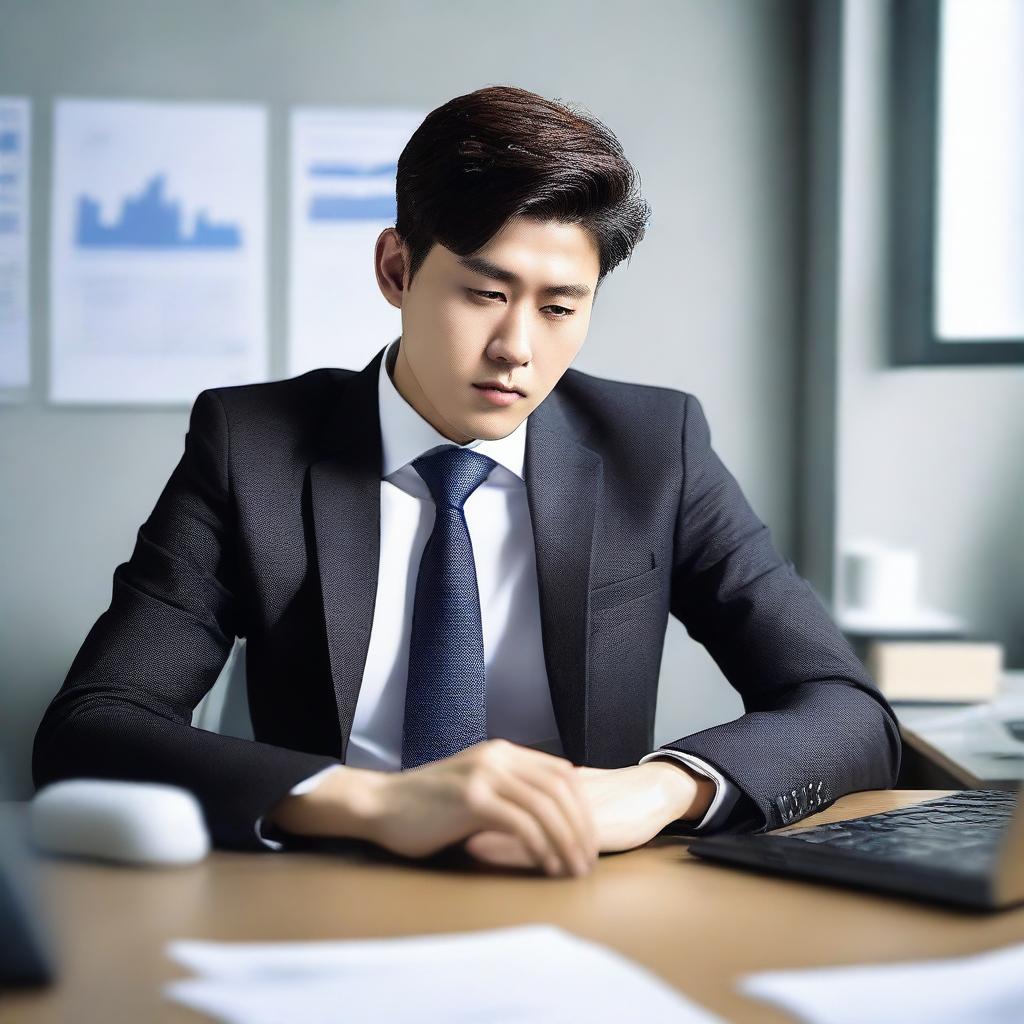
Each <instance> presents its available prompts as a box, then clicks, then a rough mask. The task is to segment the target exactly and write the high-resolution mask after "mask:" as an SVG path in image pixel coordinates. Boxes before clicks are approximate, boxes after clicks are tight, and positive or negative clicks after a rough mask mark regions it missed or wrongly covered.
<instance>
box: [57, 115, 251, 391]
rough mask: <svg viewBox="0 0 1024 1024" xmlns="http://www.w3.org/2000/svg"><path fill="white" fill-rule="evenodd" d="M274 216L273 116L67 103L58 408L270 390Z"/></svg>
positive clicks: (60, 211) (60, 129) (61, 122)
mask: <svg viewBox="0 0 1024 1024" xmlns="http://www.w3.org/2000/svg"><path fill="white" fill-rule="evenodd" d="M266 206H267V193H266V111H265V110H264V108H262V107H259V106H254V105H251V104H214V103H171V102H155V101H142V100H138V101H136V100H84V99H82V100H80V99H61V100H59V101H58V102H57V104H56V107H55V111H54V177H53V212H52V216H51V231H52V237H51V245H50V252H51V268H50V399H51V401H54V402H86V403H103V404H107V403H124V402H127V403H131V404H135V403H154V402H156V403H173V404H178V405H188V404H190V403H191V402H192V400H193V399H194V398H195V396H196V395H197V394H198V393H199V392H200V391H201V390H203V389H204V388H208V387H219V386H223V385H231V384H246V383H250V382H253V381H260V380H265V379H266V377H267V371H268V358H267V357H268V349H267V327H266V308H265V307H266V301H265V283H266V282H265V273H266Z"/></svg>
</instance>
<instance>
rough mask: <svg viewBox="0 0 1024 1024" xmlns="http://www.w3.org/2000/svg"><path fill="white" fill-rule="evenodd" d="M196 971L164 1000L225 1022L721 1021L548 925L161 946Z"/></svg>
mask: <svg viewBox="0 0 1024 1024" xmlns="http://www.w3.org/2000/svg"><path fill="white" fill-rule="evenodd" d="M167 952H168V955H169V956H170V957H171V958H172V959H174V960H177V961H178V962H179V963H181V964H183V965H184V966H186V967H190V968H192V969H193V970H195V971H197V972H199V973H200V974H202V975H204V977H200V978H188V979H182V980H180V981H174V982H171V983H170V984H169V985H167V986H165V988H164V995H166V996H167V997H168V998H170V999H173V1000H175V1001H177V1002H179V1003H183V1004H184V1005H186V1006H189V1007H191V1008H192V1009H195V1010H199V1011H200V1012H202V1013H206V1014H209V1015H210V1016H213V1017H216V1018H219V1019H220V1020H223V1021H226V1022H229V1024H280V1022H281V1021H286V1020H287V1021H302V1022H303V1024H343V1022H347V1021H359V1022H363V1021H367V1020H380V1021H388V1022H389V1024H431V1022H434V1021H436V1022H438V1024H470V1022H472V1024H481V1022H484V1021H486V1022H487V1024H499V1022H523V1021H530V1022H537V1024H569V1022H576V1021H580V1020H586V1021H587V1022H588V1024H591V1022H594V1024H600V1022H604V1021H607V1022H609V1024H611V1022H615V1024H621V1022H622V1021H623V1020H638V1019H640V1018H641V1016H642V1017H652V1018H653V1015H655V1014H656V1015H657V1018H658V1021H659V1024H662V1022H666V1021H668V1022H677V1024H721V1022H720V1020H719V1018H718V1017H715V1016H714V1015H712V1014H710V1013H708V1012H707V1011H706V1010H705V1009H704V1008H703V1007H701V1006H699V1005H697V1004H696V1003H693V1002H691V1001H690V1000H688V999H687V998H686V997H685V996H683V995H681V994H680V993H678V992H676V991H675V990H674V989H672V988H670V987H669V986H668V985H666V984H665V983H664V982H663V981H661V980H660V979H659V978H657V977H656V976H655V975H653V974H651V973H650V972H649V971H647V970H646V969H645V968H643V967H641V966H639V965H638V964H635V963H633V962H632V961H631V960H628V959H627V958H625V957H623V956H621V955H620V954H619V953H616V952H614V951H613V950H611V949H608V948H606V947H604V946H601V945H598V944H597V943H593V942H589V941H587V940H585V939H580V938H577V937H576V936H575V935H572V934H570V933H569V932H567V931H565V930H563V929H561V928H558V927H556V926H554V925H547V924H533V925H522V926H518V927H512V928H495V929H490V930H487V931H476V932H461V933H456V934H454V935H450V934H444V935H419V936H413V937H407V938H396V939H359V940H343V941H317V942H285V943H272V942H201V941H193V940H178V941H175V942H170V943H168V946H167Z"/></svg>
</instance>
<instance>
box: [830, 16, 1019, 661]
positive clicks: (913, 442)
mask: <svg viewBox="0 0 1024 1024" xmlns="http://www.w3.org/2000/svg"><path fill="white" fill-rule="evenodd" d="M888 7H889V4H888V3H887V2H886V0H858V2H855V3H847V4H846V5H845V11H844V14H843V29H844V43H843V47H844V49H843V61H842V64H843V109H842V123H843V129H842V153H843V156H842V167H841V173H840V175H839V179H840V181H841V182H842V183H843V185H842V190H841V201H840V216H839V224H840V230H839V233H838V237H837V245H838V250H839V259H838V264H839V266H840V268H841V271H840V275H839V280H838V286H837V293H838V296H839V300H838V331H837V337H838V359H837V362H838V367H839V375H838V379H839V402H838V422H839V428H838V446H837V462H836V485H837V492H838V496H837V502H836V511H837V522H836V549H837V552H838V551H841V550H842V548H843V546H844V544H846V543H849V542H852V541H856V540H858V539H861V538H864V537H871V538H877V539H879V540H882V541H886V542H890V543H894V544H900V545H907V546H909V547H914V548H916V549H917V550H918V552H919V554H920V558H921V587H920V597H921V601H922V603H924V604H927V605H933V606H936V607H939V608H943V609H945V610H947V611H950V612H953V613H955V614H957V615H960V616H962V617H963V618H964V619H965V620H966V622H967V623H968V625H969V627H970V628H971V629H972V630H973V631H974V632H976V633H978V634H983V635H986V636H990V637H992V638H994V639H996V640H999V641H1000V642H1002V643H1003V644H1004V645H1005V648H1006V661H1007V665H1008V666H1022V665H1024V366H1021V365H1016V366H1014V365H1006V366H989V367H985V366H959V367H958V366H938V367H921V368H918V367H910V368H906V367H900V368H892V367H890V366H889V365H888V359H889V357H888V351H889V343H890V333H889V329H888V324H887V322H886V309H887V308H888V303H889V293H888V279H889V262H888V251H887V240H886V225H887V222H888V210H887V196H886V188H885V168H886V162H887V160H888V153H887V151H886V146H885V139H886V136H887V132H888V122H887V111H888V109H889V96H888V93H887V84H886V73H885V72H886V67H887V65H888V61H889V49H888V48H889V35H888V27H887V26H888V22H887V17H886V16H887V13H888ZM837 574H838V575H839V577H840V579H841V576H842V563H841V561H840V562H839V563H838V565H837ZM841 586H842V584H841V582H840V584H839V588H837V594H841V592H842V591H841Z"/></svg>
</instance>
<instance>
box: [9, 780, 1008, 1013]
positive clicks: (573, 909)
mask: <svg viewBox="0 0 1024 1024" xmlns="http://www.w3.org/2000/svg"><path fill="white" fill-rule="evenodd" d="M939 795H942V793H941V791H934V790H932V791H929V790H908V791H886V790H881V791H874V792H867V793H853V794H850V795H849V796H846V797H843V798H842V799H840V800H838V801H837V802H836V803H835V804H834V805H833V806H832V807H830V808H828V809H827V810H825V811H822V812H821V813H819V814H817V815H814V816H813V817H810V818H806V819H804V820H803V821H802V822H800V823H799V826H798V827H804V826H806V825H808V824H812V823H821V822H825V821H834V820H838V819H841V818H850V817H856V816H858V815H861V814H867V813H872V812H875V811H880V810H887V809H889V808H892V807H901V806H905V805H907V804H911V803H915V802H918V801H920V800H925V799H929V798H931V797H934V796H939ZM41 874H42V878H41V881H42V885H43V891H44V894H45V895H46V897H47V899H48V903H49V905H50V909H51V911H56V910H57V909H58V908H59V910H60V913H59V915H58V914H55V913H54V914H53V915H52V916H53V918H54V920H53V926H54V927H53V931H54V934H55V940H56V942H57V955H58V957H59V965H58V966H59V968H60V981H59V984H57V985H56V986H54V987H52V988H50V989H48V990H41V991H37V992H35V993H32V994H29V993H21V994H18V995H16V996H9V997H7V998H5V999H3V1000H2V1001H0V1021H3V1022H4V1024H8V1022H13V1021H18V1022H19V1024H38V1022H43V1021H46V1022H65V1021H68V1022H70V1021H74V1022H76V1024H91V1022H94V1021H96V1022H98V1021H103V1022H108V1021H146V1022H150V1021H176V1022H187V1021H188V1022H197V1021H202V1020H207V1018H206V1017H204V1016H201V1015H199V1014H195V1013H193V1012H191V1011H188V1010H185V1009H184V1008H178V1007H177V1006H176V1005H172V1004H170V1003H168V1002H166V1001H165V1000H164V999H163V997H162V996H161V994H160V989H161V987H162V984H163V983H164V982H166V981H169V980H171V979H172V978H178V977H185V976H187V975H188V972H187V971H186V970H184V969H183V968H180V967H178V966H177V965H176V964H174V963H173V962H171V961H170V960H169V959H167V958H166V957H165V955H164V944H165V943H166V942H167V941H168V940H170V939H175V938H203V939H213V940H227V941H231V940H236V941H237V940H250V941H281V940H310V939H328V938H334V939H337V938H372V937H379V936H394V935H413V934H424V933H435V932H448V931H470V930H474V929H482V928H494V927H500V926H505V925H512V924H526V923H533V922H548V923H553V924H557V925H560V926H561V927H564V928H565V929H567V930H568V931H571V932H573V933H575V934H576V935H579V936H582V937H584V938H588V939H592V940H595V941H597V942H602V943H604V944H606V945H607V946H610V947H612V948H613V949H616V950H618V951H619V952H620V953H622V954H624V955H625V956H628V957H631V958H632V959H633V960H635V961H637V962H638V963H641V964H643V965H645V966H646V967H648V968H649V969H651V970H652V971H654V972H655V973H656V974H658V975H660V976H661V977H662V978H664V979H665V980H666V981H667V982H669V983H670V984H672V985H674V986H676V987H677V988H679V989H681V990H682V991H683V992H685V993H687V994H688V995H689V996H690V997H691V998H693V999H695V1000H696V1001H698V1002H700V1003H702V1004H703V1005H705V1006H706V1007H708V1008H709V1009H710V1010H712V1011H714V1012H716V1013H718V1014H720V1015H721V1016H723V1017H724V1018H725V1019H727V1020H730V1021H740V1022H744V1021H758V1022H761V1021H763V1022H782V1021H790V1020H791V1018H790V1017H788V1016H787V1015H786V1014H783V1013H782V1012H780V1011H778V1010H774V1009H772V1008H770V1007H769V1006H767V1005H765V1004H762V1003H760V1002H755V1001H753V1000H748V999H746V998H744V997H742V996H740V995H739V994H738V993H737V992H736V991H735V989H734V983H735V982H736V980H737V979H738V978H739V977H740V975H742V974H745V973H747V972H749V971H756V970H764V969H771V968H793V967H809V966H819V965H820V966H826V965H837V964H844V963H861V962H882V961H895V960H905V959H914V958H921V957H941V956H957V955H966V954H969V953H974V952H980V951H982V950H987V949H994V948H996V947H999V946H1003V945H1007V944H1010V943H1014V942H1021V941H1024V908H1020V909H1017V910H1013V911H1007V912H1003V913H1000V914H996V915H992V916H987V915H982V914H974V913H970V912H966V911H958V910H954V909H945V908H942V907H939V906H932V905H929V904H924V903H915V902H911V901H909V900H902V899H895V898H890V897H885V896H882V895H874V894H871V893H866V892H861V891H857V890H852V889H842V888H834V887H828V886H822V885H815V884H812V883H809V882H802V881H798V880H792V879H786V878H781V877H772V876H769V875H758V874H752V873H747V872H743V871H736V870H732V869H728V868H724V867H717V866H715V865H713V864H710V863H707V862H703V861H700V860H699V859H698V858H695V857H691V856H690V855H689V854H688V853H687V850H686V840H685V839H684V838H680V837H669V836H659V837H657V838H655V839H654V840H652V841H651V842H650V843H648V844H647V845H646V846H644V847H641V848H639V849H636V850H630V851H628V852H627V853H621V854H612V855H605V856H602V857H601V858H600V860H599V862H598V864H597V866H596V867H595V869H594V871H593V872H592V873H591V874H590V875H589V876H588V877H586V878H578V879H577V878H569V879H556V878H545V877H541V876H527V875H525V874H515V875H513V874H510V873H508V872H502V871H498V870H496V869H490V868H487V867H485V866H483V865H473V864H470V865H467V866H463V867H453V866H451V865H445V866H435V865H424V864H422V863H417V862H411V861H403V860H402V859H400V858H393V857H391V856H390V855H387V854H385V853H383V852H381V853H377V852H376V850H375V848H366V847H361V848H359V849H356V850H345V851H343V852H337V853H323V852H307V851H303V852H292V853H287V854H272V853H268V854H263V853H253V854H247V853H231V852H224V851H220V850H217V851H214V852H213V853H212V854H211V856H210V857H209V858H207V859H206V860H205V861H203V862H202V863H200V864H196V865H193V866H190V867H185V868H166V869H136V868H118V867H113V866H106V865H100V864H86V863H78V862H74V861H70V860H66V861H65V860H60V859H58V858H44V859H43V860H42V862H41ZM511 970H512V967H511V965H510V971H511Z"/></svg>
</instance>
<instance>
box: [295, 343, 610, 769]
mask: <svg viewBox="0 0 1024 1024" xmlns="http://www.w3.org/2000/svg"><path fill="white" fill-rule="evenodd" d="M385 351H386V348H382V349H381V350H380V352H378V353H377V355H376V356H375V357H374V358H373V359H372V360H371V361H370V362H369V363H368V364H367V365H366V366H365V367H364V368H363V369H362V370H360V371H359V372H357V373H354V374H352V375H350V376H348V377H345V378H343V379H342V380H341V381H340V385H339V387H338V388H337V392H336V394H335V395H334V396H333V397H332V399H331V401H332V409H331V410H330V412H329V414H328V417H327V420H326V422H325V427H324V434H323V438H322V457H321V458H320V459H318V460H317V461H315V462H314V463H313V465H312V466H311V468H310V491H311V504H312V511H313V525H314V535H315V541H316V561H317V570H318V574H319V580H320V588H321V596H322V598H323V609H324V625H325V629H326V634H327V644H328V648H329V653H330V665H331V675H332V677H333V681H334V690H335V698H336V701H337V707H338V720H339V727H340V732H341V742H342V755H341V756H342V760H344V758H345V752H346V751H347V748H348V739H349V735H350V733H351V729H352V722H353V719H354V717H355V708H356V702H357V701H358V697H359V688H360V685H361V681H362V675H363V669H364V666H365V664H366V654H367V651H368V649H369V644H370V630H371V627H372V625H373V610H374V604H375V601H376V596H377V571H378V566H379V561H380V481H381V478H382V475H383V469H384V456H383V444H382V439H381V417H380V406H379V401H380V385H381V383H382V382H381V379H380V373H381V371H382V367H381V361H382V359H383V357H384V354H385ZM384 372H385V373H386V370H385V371H384ZM392 386H393V385H392ZM431 429H433V428H431ZM510 436H511V435H510ZM523 442H524V452H523V468H522V475H523V476H524V478H525V481H526V488H527V501H528V505H529V510H530V519H531V524H532V528H533V536H534V544H535V548H536V559H537V585H538V597H539V602H540V613H541V634H542V640H543V645H544V661H545V666H546V669H547V674H548V682H549V685H550V687H551V698H552V705H553V707H554V711H555V718H556V721H557V723H558V728H559V734H560V736H561V738H562V744H563V748H564V751H565V756H566V757H567V758H569V759H570V760H572V761H573V762H575V763H577V764H582V763H586V760H587V737H586V688H587V654H588V639H589V607H588V598H589V591H590V579H591V560H592V551H593V538H594V527H595V519H596V513H597V508H598V505H599V502H600V496H601V487H602V461H601V457H600V456H599V455H598V454H597V453H596V452H594V451H592V450H591V449H590V448H588V447H586V446H585V445H584V444H582V443H581V442H580V441H579V440H578V439H577V437H576V436H575V432H574V430H573V428H572V424H571V421H570V419H569V417H568V416H567V415H566V413H565V410H564V407H563V399H562V398H561V396H560V395H559V394H558V389H557V388H555V390H554V391H552V393H551V394H550V395H548V397H547V398H546V399H545V400H544V402H542V403H541V405H539V406H538V407H537V408H536V409H535V410H534V411H533V413H532V414H531V415H530V416H529V417H528V419H527V421H526V422H525V424H524V439H523ZM445 443H450V442H447V441H446V442H445Z"/></svg>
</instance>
